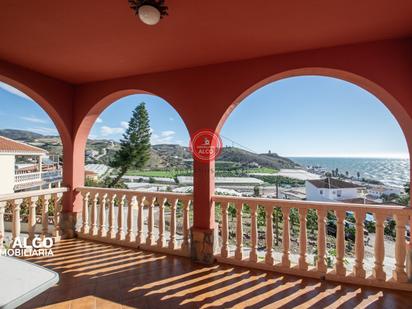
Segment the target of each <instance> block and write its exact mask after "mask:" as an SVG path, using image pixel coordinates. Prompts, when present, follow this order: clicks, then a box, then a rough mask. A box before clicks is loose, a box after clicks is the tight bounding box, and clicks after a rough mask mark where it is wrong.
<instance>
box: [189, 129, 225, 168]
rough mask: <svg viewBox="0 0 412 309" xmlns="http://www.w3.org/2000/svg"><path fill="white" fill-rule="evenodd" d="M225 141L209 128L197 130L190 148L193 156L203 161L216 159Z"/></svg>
mask: <svg viewBox="0 0 412 309" xmlns="http://www.w3.org/2000/svg"><path fill="white" fill-rule="evenodd" d="M222 147H223V143H222V140H221V138H220V136H219V135H218V134H216V133H215V132H214V131H212V130H209V129H203V130H199V131H197V132H196V133H195V134H194V135H193V137H192V139H191V141H190V150H191V151H192V153H193V157H194V158H195V159H196V160H198V161H202V162H209V161H212V160H214V159H216V158H217V157H218V156H219V155H220V153H221V151H222Z"/></svg>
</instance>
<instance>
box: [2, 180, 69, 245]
mask: <svg viewBox="0 0 412 309" xmlns="http://www.w3.org/2000/svg"><path fill="white" fill-rule="evenodd" d="M67 191H68V189H67V188H55V189H48V190H36V191H27V192H19V193H13V194H2V195H0V248H2V247H3V246H4V244H3V243H4V241H5V233H6V232H11V236H12V237H11V241H12V242H11V243H10V244H8V245H12V244H13V242H16V241H17V239H19V238H21V237H22V233H27V234H28V239H27V243H28V244H30V243H31V241H32V240H33V239H34V238H35V237H42V238H44V237H48V236H50V235H52V236H53V238H54V241H55V242H57V241H59V240H60V238H61V227H60V216H61V207H62V206H61V203H62V197H63V194H64V193H65V192H67ZM50 211H52V212H53V215H52V216H49V212H50ZM37 213H39V214H41V215H39V216H40V218H41V229H39V230H36V226H37V219H38V218H37ZM22 214H24V215H22ZM25 214H27V221H25V220H24V218H26V217H25V216H26V215H25ZM9 219H11V222H8V221H9ZM22 220H23V222H24V223H25V222H27V223H25V224H22ZM6 223H7V225H8V226H9V225H10V224H11V228H10V230H11V231H10V230H8V229H6ZM50 225H52V227H50ZM20 240H22V239H20Z"/></svg>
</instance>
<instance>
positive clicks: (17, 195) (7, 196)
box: [0, 187, 69, 202]
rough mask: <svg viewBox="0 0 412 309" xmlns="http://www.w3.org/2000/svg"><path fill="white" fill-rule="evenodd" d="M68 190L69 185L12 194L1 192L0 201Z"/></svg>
mask: <svg viewBox="0 0 412 309" xmlns="http://www.w3.org/2000/svg"><path fill="white" fill-rule="evenodd" d="M68 191H69V188H68V187H61V188H53V189H46V190H35V191H27V192H18V193H10V194H0V202H5V201H9V200H17V199H25V198H29V197H35V196H42V195H50V194H56V193H64V192H68Z"/></svg>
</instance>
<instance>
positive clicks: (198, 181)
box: [191, 159, 218, 264]
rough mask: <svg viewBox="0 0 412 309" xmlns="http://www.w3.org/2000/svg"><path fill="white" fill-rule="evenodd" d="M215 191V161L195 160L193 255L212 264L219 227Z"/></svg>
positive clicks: (195, 259)
mask: <svg viewBox="0 0 412 309" xmlns="http://www.w3.org/2000/svg"><path fill="white" fill-rule="evenodd" d="M214 191H215V162H214V161H210V162H200V161H197V160H196V159H195V160H194V162H193V212H194V214H193V227H192V229H191V257H192V260H193V261H195V262H199V263H204V264H211V263H213V262H214V254H215V252H217V250H218V248H217V243H218V228H217V226H216V225H215V208H214V204H213V202H212V196H213V194H214Z"/></svg>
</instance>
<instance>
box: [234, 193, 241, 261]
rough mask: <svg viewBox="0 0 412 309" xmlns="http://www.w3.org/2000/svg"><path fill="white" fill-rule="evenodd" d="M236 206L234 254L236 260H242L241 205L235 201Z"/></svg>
mask: <svg viewBox="0 0 412 309" xmlns="http://www.w3.org/2000/svg"><path fill="white" fill-rule="evenodd" d="M235 206H236V252H235V258H236V259H237V260H242V259H243V218H242V216H243V203H242V202H240V201H237V202H236V203H235Z"/></svg>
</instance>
